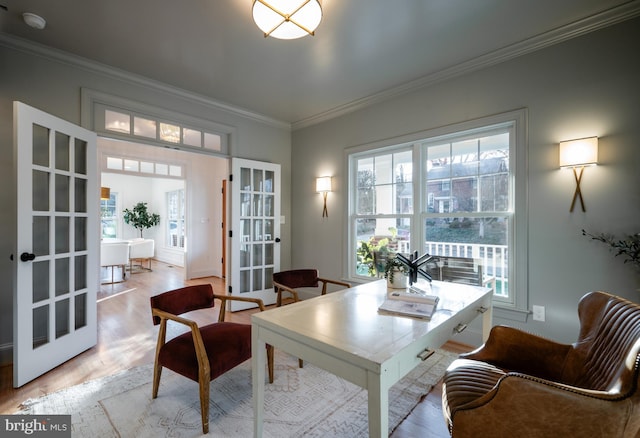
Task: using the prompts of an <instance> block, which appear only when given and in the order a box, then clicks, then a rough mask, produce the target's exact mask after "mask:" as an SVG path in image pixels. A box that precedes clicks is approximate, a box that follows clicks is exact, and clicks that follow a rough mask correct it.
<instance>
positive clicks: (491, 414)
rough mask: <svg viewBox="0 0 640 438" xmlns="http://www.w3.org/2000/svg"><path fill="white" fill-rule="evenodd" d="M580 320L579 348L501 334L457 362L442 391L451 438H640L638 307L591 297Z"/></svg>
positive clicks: (513, 332) (509, 331)
mask: <svg viewBox="0 0 640 438" xmlns="http://www.w3.org/2000/svg"><path fill="white" fill-rule="evenodd" d="M578 316H579V318H580V333H579V336H578V341H577V342H575V343H573V344H560V343H556V342H554V341H550V340H548V339H544V338H541V337H539V336H536V335H533V334H529V333H526V332H523V331H520V330H518V329H515V328H510V327H504V326H496V327H493V329H492V330H491V334H490V336H489V338H488V339H487V342H486V343H485V345H483V346H482V347H480V348H479V349H477V350H475V351H472V352H471V353H467V354H463V355H461V356H460V359H457V360H455V361H454V362H453V363H452V364H451V365H450V366H449V368H448V369H447V372H446V374H445V376H444V380H443V382H444V383H443V387H442V407H443V414H444V415H445V419H446V421H447V423H448V425H449V431H450V432H451V434H452V436H453V437H454V438H458V437H479V436H505V437H506V436H518V437H525V438H527V437H542V436H549V437H550V436H570V437H589V438H591V437H614V436H615V437H638V436H640V392H639V391H638V385H639V383H640V382H639V375H640V374H639V364H640V305H638V304H636V303H632V302H630V301H627V300H625V299H622V298H619V297H616V296H613V295H610V294H607V293H604V292H591V293H588V294H587V295H585V296H584V297H582V299H581V300H580V304H579V305H578Z"/></svg>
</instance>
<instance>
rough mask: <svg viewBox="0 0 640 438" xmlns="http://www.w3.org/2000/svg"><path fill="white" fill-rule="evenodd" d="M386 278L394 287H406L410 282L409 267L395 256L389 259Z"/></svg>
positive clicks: (385, 268) (385, 272)
mask: <svg viewBox="0 0 640 438" xmlns="http://www.w3.org/2000/svg"><path fill="white" fill-rule="evenodd" d="M384 278H386V279H387V285H388V286H389V287H390V288H392V289H404V288H406V287H408V283H409V267H408V266H407V265H405V264H404V263H401V262H400V260H398V259H397V258H396V257H395V256H394V257H391V258H389V259H388V260H387V263H386V265H385V267H384Z"/></svg>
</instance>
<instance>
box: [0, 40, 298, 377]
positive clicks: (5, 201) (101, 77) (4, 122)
mask: <svg viewBox="0 0 640 438" xmlns="http://www.w3.org/2000/svg"><path fill="white" fill-rule="evenodd" d="M20 46H21V45H20ZM15 47H16V46H15V45H14V44H13V42H12V41H11V40H5V39H0V151H1V152H2V155H3V156H4V159H2V160H0V202H2V205H3V208H2V209H0V228H1V229H3V230H5V234H4V236H5V237H4V238H3V239H2V240H1V241H0V254H1V255H2V256H1V257H0V364H4V363H7V362H8V361H10V360H11V344H12V342H13V333H12V332H13V328H12V327H13V321H12V319H13V312H12V307H13V305H12V302H13V295H12V294H13V281H14V280H13V275H14V274H13V272H14V264H15V263H16V262H15V261H14V262H12V261H11V260H10V259H9V256H10V254H12V252H13V251H14V250H15V249H14V247H15V245H16V242H15V229H16V199H15V197H16V191H15V188H14V187H15V175H14V171H13V169H14V167H13V160H12V156H13V134H12V133H13V127H12V121H13V114H12V113H13V109H12V102H13V101H14V100H19V101H22V102H24V103H26V104H28V105H31V106H33V107H36V108H38V109H41V110H43V111H46V112H49V113H51V114H53V115H55V116H57V117H60V118H62V119H65V120H68V121H70V122H72V123H76V124H80V114H81V107H80V102H81V99H80V90H81V89H82V88H90V89H93V90H97V91H101V92H104V93H109V94H113V95H117V96H124V97H127V98H128V99H132V100H135V101H138V102H141V103H144V104H147V105H151V106H157V107H159V108H163V109H169V110H171V111H175V112H180V113H183V114H186V115H190V116H194V117H197V118H199V119H205V120H210V121H213V122H217V123H221V124H224V125H228V126H233V127H235V128H236V133H237V136H236V138H235V141H234V143H233V145H232V151H231V153H232V155H233V156H236V157H242V158H248V159H254V160H261V161H268V162H275V163H279V164H281V165H282V214H283V215H285V217H286V219H287V220H286V223H285V224H284V225H283V226H282V232H281V235H282V236H281V237H282V258H281V263H282V266H285V267H286V266H288V265H289V264H290V263H291V259H290V246H291V238H290V232H291V231H290V227H291V220H290V214H291V203H290V197H291V193H290V189H289V188H290V186H291V178H290V171H291V162H290V161H291V134H290V129H289V127H288V125H286V124H282V123H278V122H277V121H271V120H268V119H266V118H262V117H258V116H256V117H254V116H253V115H249V116H244V115H243V113H241V112H234V111H226V110H223V109H220V108H219V107H217V106H216V105H212V104H210V103H209V102H207V101H204V100H203V99H202V98H198V99H191V98H190V97H189V96H185V94H184V93H176V92H173V90H168V89H165V88H163V87H157V86H156V85H155V84H153V83H148V84H145V81H144V80H142V79H141V78H136V79H135V80H130V79H129V78H128V77H127V76H126V75H121V74H117V75H113V74H111V72H110V71H108V69H105V72H104V73H103V72H102V69H94V68H92V67H90V68H84V67H83V68H80V67H78V66H77V65H75V61H74V60H73V59H71V60H70V62H66V61H64V60H63V61H60V60H59V58H60V57H59V56H55V57H47V56H42V55H38V54H35V53H34V52H32V51H31V50H30V48H27V49H26V50H22V49H16V48H15ZM38 52H41V51H38Z"/></svg>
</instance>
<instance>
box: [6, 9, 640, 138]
mask: <svg viewBox="0 0 640 438" xmlns="http://www.w3.org/2000/svg"><path fill="white" fill-rule="evenodd" d="M0 5H2V6H6V10H4V9H0V32H4V33H5V34H10V35H14V36H17V37H20V38H21V39H27V40H31V41H34V42H37V43H39V44H43V45H46V46H50V47H53V48H56V49H59V50H61V51H64V52H68V53H72V54H75V55H79V56H81V57H84V58H88V59H91V60H95V61H97V62H100V63H103V64H107V65H110V66H112V67H116V68H118V69H122V70H125V71H128V72H131V73H135V74H137V75H141V76H144V77H147V78H151V79H154V80H156V81H160V82H162V83H166V84H169V85H172V86H175V87H178V88H180V89H184V90H187V91H190V92H193V93H197V94H199V95H204V96H206V97H208V98H211V99H213V100H215V101H217V102H221V103H224V104H228V105H232V106H234V107H238V108H241V109H244V110H248V111H251V112H253V113H257V114H259V115H261V116H266V117H268V118H272V119H275V120H278V121H282V122H285V123H290V124H291V125H292V126H293V127H294V128H296V127H302V126H305V125H309V124H313V123H315V122H317V121H321V120H323V119H327V118H330V117H332V116H334V115H338V114H340V113H344V112H347V111H349V110H351V109H354V108H356V107H358V106H362V105H365V104H367V103H368V102H372V101H375V100H377V99H378V100H379V99H383V98H385V97H389V96H391V95H395V94H397V93H400V92H407V91H408V90H411V89H412V88H415V87H418V86H421V85H424V84H426V83H429V82H433V81H434V80H437V79H438V78H442V77H445V76H450V75H452V74H456V72H462V71H468V70H470V69H473V68H478V67H480V66H483V65H489V64H491V63H495V62H498V61H500V60H503V59H508V58H509V57H512V56H517V55H518V54H522V53H526V52H527V51H531V50H534V49H536V48H540V47H544V46H546V45H548V44H551V43H554V42H557V41H562V40H563V39H566V38H568V37H569V36H575V35H579V34H580V33H581V32H584V31H588V30H593V29H596V28H598V27H601V26H604V25H607V24H610V23H612V22H616V21H620V20H621V19H625V18H629V17H630V16H637V15H640V0H633V1H628V0H560V1H558V0H517V1H514V0H397V1H390V0H348V1H345V0H323V1H322V5H323V20H322V23H321V24H320V26H319V27H318V29H317V30H316V35H315V36H313V37H311V36H308V37H304V38H301V39H298V40H289V41H285V40H277V39H273V38H264V37H263V35H262V33H261V32H260V30H259V29H258V28H257V27H256V26H255V24H254V23H253V20H252V18H251V5H252V1H251V0H197V1H194V0H181V1H176V0H135V1H132V0H108V1H107V0H82V1H77V0H56V1H51V0H0ZM23 12H32V13H35V14H38V15H40V16H42V17H44V18H45V19H46V21H47V25H46V27H45V29H43V30H35V29H32V28H30V27H28V26H27V25H26V24H24V22H23V21H22V13H23ZM612 17H613V18H612Z"/></svg>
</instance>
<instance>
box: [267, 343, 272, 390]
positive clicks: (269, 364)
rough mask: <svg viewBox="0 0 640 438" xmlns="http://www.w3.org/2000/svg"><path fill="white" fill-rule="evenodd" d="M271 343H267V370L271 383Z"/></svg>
mask: <svg viewBox="0 0 640 438" xmlns="http://www.w3.org/2000/svg"><path fill="white" fill-rule="evenodd" d="M273 360H274V359H273V345H267V371H268V372H269V383H273V379H274V374H273Z"/></svg>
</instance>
